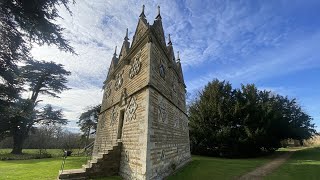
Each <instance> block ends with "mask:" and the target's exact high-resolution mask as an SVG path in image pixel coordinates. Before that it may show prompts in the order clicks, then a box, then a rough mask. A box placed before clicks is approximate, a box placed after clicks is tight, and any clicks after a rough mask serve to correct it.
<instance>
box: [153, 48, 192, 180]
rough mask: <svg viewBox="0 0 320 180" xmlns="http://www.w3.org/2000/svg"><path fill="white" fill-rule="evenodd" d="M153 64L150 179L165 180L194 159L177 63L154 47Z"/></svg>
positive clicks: (182, 86)
mask: <svg viewBox="0 0 320 180" xmlns="http://www.w3.org/2000/svg"><path fill="white" fill-rule="evenodd" d="M150 61H151V72H150V73H151V75H150V76H151V78H150V85H151V86H150V88H149V91H150V97H149V98H150V99H149V106H150V107H149V116H148V117H149V125H148V127H149V130H148V152H147V154H148V156H147V172H148V175H147V179H163V178H164V177H166V176H168V175H169V174H170V173H172V172H173V171H174V170H176V169H177V168H179V167H181V166H182V165H184V164H185V163H186V162H188V161H190V160H191V155H190V145H189V144H190V143H189V129H188V118H187V115H186V106H185V88H184V85H183V84H182V83H181V82H179V81H178V75H177V73H176V71H175V69H174V67H172V66H173V65H174V64H173V65H172V64H171V65H170V63H171V62H170V61H169V60H168V58H167V57H166V56H164V55H163V53H161V49H160V48H158V47H157V46H156V45H152V46H151V58H150ZM174 63H175V62H174ZM161 65H163V66H164V68H165V74H164V76H163V75H161V72H160V70H159V67H160V66H161ZM170 66H171V67H170ZM174 86H175V87H174Z"/></svg>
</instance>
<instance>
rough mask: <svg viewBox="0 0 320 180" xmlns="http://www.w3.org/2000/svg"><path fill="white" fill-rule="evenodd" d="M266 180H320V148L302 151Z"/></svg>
mask: <svg viewBox="0 0 320 180" xmlns="http://www.w3.org/2000/svg"><path fill="white" fill-rule="evenodd" d="M264 179H267V180H271V179H272V180H273V179H279V180H286V179H288V180H289V179H290V180H301V179H302V180H313V179H314V180H318V179H320V147H313V148H307V149H301V150H298V151H296V152H295V153H294V154H293V155H292V156H291V158H290V159H289V160H288V161H287V162H286V163H284V164H283V165H282V166H280V167H279V168H278V169H276V170H275V171H274V172H273V173H271V174H270V175H268V176H267V177H265V178H264Z"/></svg>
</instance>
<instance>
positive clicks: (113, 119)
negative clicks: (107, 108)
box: [110, 106, 118, 126]
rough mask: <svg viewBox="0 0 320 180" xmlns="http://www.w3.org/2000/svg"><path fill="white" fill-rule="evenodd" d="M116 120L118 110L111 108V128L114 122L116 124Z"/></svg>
mask: <svg viewBox="0 0 320 180" xmlns="http://www.w3.org/2000/svg"><path fill="white" fill-rule="evenodd" d="M117 118H118V109H117V108H116V106H113V109H112V112H111V116H110V119H111V122H110V125H111V126H113V125H114V124H115V123H116V122H117Z"/></svg>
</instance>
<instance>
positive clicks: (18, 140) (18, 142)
mask: <svg viewBox="0 0 320 180" xmlns="http://www.w3.org/2000/svg"><path fill="white" fill-rule="evenodd" d="M24 140H25V136H24V133H23V132H21V130H16V131H15V132H14V135H13V148H12V151H11V154H22V146H23V142H24Z"/></svg>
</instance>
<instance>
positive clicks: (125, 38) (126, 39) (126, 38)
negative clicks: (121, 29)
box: [124, 28, 129, 41]
mask: <svg viewBox="0 0 320 180" xmlns="http://www.w3.org/2000/svg"><path fill="white" fill-rule="evenodd" d="M124 40H125V41H128V40H129V38H128V28H127V31H126V37H124Z"/></svg>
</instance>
